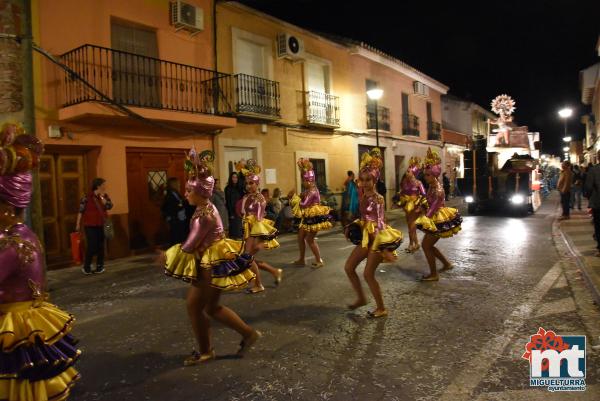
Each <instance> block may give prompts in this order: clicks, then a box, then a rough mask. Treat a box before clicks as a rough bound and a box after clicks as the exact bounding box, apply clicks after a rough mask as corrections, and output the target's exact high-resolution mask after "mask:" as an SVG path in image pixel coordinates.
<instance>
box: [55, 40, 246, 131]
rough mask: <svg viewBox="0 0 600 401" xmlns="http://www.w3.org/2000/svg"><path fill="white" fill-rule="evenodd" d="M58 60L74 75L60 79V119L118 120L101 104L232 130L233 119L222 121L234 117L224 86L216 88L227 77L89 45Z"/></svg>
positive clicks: (212, 127) (176, 120)
mask: <svg viewBox="0 0 600 401" xmlns="http://www.w3.org/2000/svg"><path fill="white" fill-rule="evenodd" d="M61 60H62V62H63V63H64V64H65V65H67V66H68V67H69V68H70V69H71V71H72V73H66V74H65V77H64V90H65V92H64V96H65V97H64V102H63V109H61V110H60V112H59V119H61V120H76V119H79V118H83V117H86V118H89V117H91V116H96V117H108V118H111V117H115V116H118V113H115V112H114V110H112V109H109V108H106V107H100V106H99V104H105V105H112V106H115V105H116V106H117V107H118V106H127V107H128V108H129V109H130V110H131V111H133V112H135V113H136V114H138V115H141V116H142V117H145V118H149V119H152V120H164V121H170V122H182V123H185V124H193V125H196V126H197V127H202V126H203V127H204V128H206V129H207V130H208V129H218V128H230V127H234V126H235V119H233V118H227V117H225V116H230V115H231V114H232V113H233V109H232V106H231V103H230V102H229V98H230V95H229V93H228V92H227V91H228V88H226V87H224V86H221V85H220V84H219V83H220V80H221V79H223V78H225V77H228V75H227V74H223V73H219V72H216V71H212V70H207V69H204V68H198V67H193V66H190V65H185V64H180V63H174V62H170V61H165V60H161V59H157V58H153V57H146V56H141V55H138V54H133V53H128V52H123V51H119V50H114V49H109V48H105V47H101V46H95V45H89V44H86V45H83V46H80V47H78V48H76V49H73V50H71V51H69V52H67V53H65V54H63V55H62V56H61ZM78 78H81V79H83V80H85V81H86V82H88V83H89V84H90V85H91V86H92V87H93V88H95V90H92V89H91V88H89V87H88V86H86V85H84V84H83V83H82V82H81V79H78ZM109 99H110V100H109Z"/></svg>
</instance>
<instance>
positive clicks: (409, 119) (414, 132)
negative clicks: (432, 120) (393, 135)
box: [402, 114, 420, 136]
mask: <svg viewBox="0 0 600 401" xmlns="http://www.w3.org/2000/svg"><path fill="white" fill-rule="evenodd" d="M402 135H410V136H419V135H420V133H419V117H417V116H415V115H413V114H405V115H404V116H403V118H402Z"/></svg>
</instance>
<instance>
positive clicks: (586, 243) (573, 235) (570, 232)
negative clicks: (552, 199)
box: [555, 209, 600, 305]
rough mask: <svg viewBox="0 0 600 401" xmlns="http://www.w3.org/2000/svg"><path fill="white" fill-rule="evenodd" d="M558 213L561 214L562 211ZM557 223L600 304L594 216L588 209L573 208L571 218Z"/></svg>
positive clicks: (599, 278)
mask: <svg viewBox="0 0 600 401" xmlns="http://www.w3.org/2000/svg"><path fill="white" fill-rule="evenodd" d="M556 215H557V216H559V215H560V211H557V214H556ZM555 224H557V225H558V226H559V228H560V233H561V234H562V236H563V238H564V240H565V242H566V243H567V246H568V247H569V248H570V250H571V253H573V255H574V256H575V257H576V258H577V264H578V265H579V268H580V269H581V272H582V274H583V277H584V278H585V280H586V281H587V283H588V285H589V287H590V289H591V292H592V296H593V297H594V300H595V301H596V304H598V305H600V257H598V256H595V255H596V253H597V252H598V251H597V249H596V241H595V240H594V238H593V235H594V226H593V224H592V218H591V217H590V216H589V215H588V214H587V209H585V210H581V211H579V210H572V211H571V218H570V219H569V220H562V221H557V222H556V223H555Z"/></svg>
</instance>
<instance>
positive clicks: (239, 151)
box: [223, 146, 256, 187]
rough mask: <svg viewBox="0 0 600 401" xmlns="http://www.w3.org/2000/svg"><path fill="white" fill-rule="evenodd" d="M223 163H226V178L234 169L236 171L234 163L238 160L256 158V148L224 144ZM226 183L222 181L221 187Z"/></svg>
mask: <svg viewBox="0 0 600 401" xmlns="http://www.w3.org/2000/svg"><path fill="white" fill-rule="evenodd" d="M224 155H225V163H226V165H227V172H228V174H227V179H229V175H231V173H233V172H234V171H237V170H236V168H235V165H236V164H237V162H239V161H240V160H242V159H244V160H248V159H256V148H246V147H237V146H225V152H224ZM225 185H227V183H223V187H224V186H225Z"/></svg>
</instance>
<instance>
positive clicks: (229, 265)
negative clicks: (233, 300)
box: [165, 238, 255, 291]
mask: <svg viewBox="0 0 600 401" xmlns="http://www.w3.org/2000/svg"><path fill="white" fill-rule="evenodd" d="M166 256H167V261H166V263H165V274H166V275H167V276H171V277H175V278H178V279H181V280H183V281H186V282H189V281H192V280H200V275H201V274H200V273H201V272H200V269H210V270H211V280H210V285H211V286H212V287H215V288H218V289H220V290H225V291H227V290H237V289H240V288H244V287H245V286H246V285H247V284H248V283H249V282H250V281H252V280H254V278H255V275H254V273H253V272H252V271H251V270H250V264H251V263H252V260H253V258H252V256H250V255H247V254H244V253H243V243H242V242H241V241H236V240H233V239H230V238H223V239H220V240H218V241H215V242H214V243H213V244H212V245H211V246H210V247H209V248H208V249H206V250H205V251H204V252H203V253H202V255H201V257H200V259H199V260H198V259H197V258H196V255H195V254H192V253H187V252H184V251H183V250H182V249H181V244H177V245H173V246H172V247H171V248H169V249H168V250H167V252H166Z"/></svg>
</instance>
